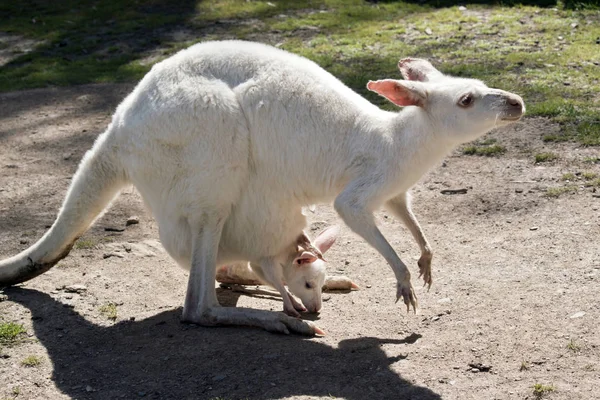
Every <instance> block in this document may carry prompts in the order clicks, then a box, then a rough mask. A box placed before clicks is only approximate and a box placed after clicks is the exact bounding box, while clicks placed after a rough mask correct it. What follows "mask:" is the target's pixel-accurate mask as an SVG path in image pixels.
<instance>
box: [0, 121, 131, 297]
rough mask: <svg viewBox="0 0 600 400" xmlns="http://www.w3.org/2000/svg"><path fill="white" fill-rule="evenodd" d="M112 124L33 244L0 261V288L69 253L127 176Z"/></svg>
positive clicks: (44, 268) (43, 269) (38, 272)
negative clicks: (40, 236) (56, 212)
mask: <svg viewBox="0 0 600 400" xmlns="http://www.w3.org/2000/svg"><path fill="white" fill-rule="evenodd" d="M112 129H113V128H112V126H111V127H109V128H108V130H107V131H106V132H104V133H103V134H102V135H100V136H99V137H98V139H97V140H96V142H95V143H94V146H93V147H92V149H91V150H89V151H88V152H87V153H86V154H85V156H84V157H83V159H82V160H81V163H80V164H79V168H78V169H77V172H76V173H75V176H74V177H73V181H72V182H71V186H70V187H69V190H68V192H67V196H66V198H65V200H64V202H63V205H62V208H61V209H60V211H59V213H58V217H57V218H56V221H54V224H53V225H52V227H51V228H50V230H49V231H48V232H46V234H45V235H44V236H43V237H42V238H41V239H40V240H38V241H37V243H35V244H34V245H33V246H31V247H30V248H28V249H27V250H24V251H23V252H21V253H20V254H18V255H16V256H14V257H12V258H9V259H6V260H3V261H0V287H1V286H9V285H14V284H17V283H20V282H24V281H27V280H29V279H32V278H35V277H36V276H38V275H41V274H43V273H44V272H46V271H48V270H49V269H50V268H52V267H53V266H54V265H55V264H56V263H57V262H58V261H60V260H61V259H63V258H64V257H66V256H67V254H69V251H70V250H71V248H72V247H73V244H74V243H75V241H76V240H77V239H78V238H79V237H80V236H81V235H82V234H83V233H84V232H85V231H86V230H87V229H88V228H89V227H90V225H92V223H93V222H94V220H95V219H96V218H98V217H99V216H100V215H101V214H102V212H103V211H104V209H106V208H107V206H108V204H109V203H110V202H111V201H112V200H113V199H114V198H115V197H116V195H117V194H118V193H119V191H120V190H121V188H122V187H123V186H124V185H125V184H127V182H128V179H127V176H126V173H125V170H124V168H123V167H122V164H121V162H120V160H119V159H118V157H117V155H116V154H115V150H116V147H115V146H113V145H111V144H110V143H111V142H112V140H113V139H114V135H112V133H113V132H112Z"/></svg>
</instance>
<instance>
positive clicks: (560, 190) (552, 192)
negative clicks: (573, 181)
mask: <svg viewBox="0 0 600 400" xmlns="http://www.w3.org/2000/svg"><path fill="white" fill-rule="evenodd" d="M576 192H577V186H572V185H569V186H559V187H553V188H548V189H546V193H545V196H546V197H554V198H556V197H560V196H561V195H563V194H565V193H576Z"/></svg>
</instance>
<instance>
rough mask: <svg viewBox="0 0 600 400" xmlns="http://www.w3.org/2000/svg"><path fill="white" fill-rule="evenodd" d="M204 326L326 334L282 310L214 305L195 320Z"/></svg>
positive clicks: (308, 334) (316, 334)
mask: <svg viewBox="0 0 600 400" xmlns="http://www.w3.org/2000/svg"><path fill="white" fill-rule="evenodd" d="M188 322H193V323H197V324H199V325H203V326H215V325H220V326H253V327H257V328H262V329H265V330H267V331H269V332H275V333H284V334H286V335H287V334H289V333H297V334H300V335H305V336H324V335H325V332H323V330H322V329H320V328H319V327H317V326H316V325H315V324H314V323H313V322H312V321H304V320H302V319H298V318H294V317H290V316H288V315H285V314H284V313H281V312H273V311H264V310H254V309H251V308H238V307H212V308H209V309H207V310H205V311H204V313H203V314H202V316H201V317H200V318H197V319H196V320H194V321H189V320H188Z"/></svg>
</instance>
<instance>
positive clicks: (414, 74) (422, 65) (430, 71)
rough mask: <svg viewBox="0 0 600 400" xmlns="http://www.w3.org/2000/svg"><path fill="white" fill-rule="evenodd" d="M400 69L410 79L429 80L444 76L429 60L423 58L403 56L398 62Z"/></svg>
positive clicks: (404, 76) (405, 77)
mask: <svg viewBox="0 0 600 400" xmlns="http://www.w3.org/2000/svg"><path fill="white" fill-rule="evenodd" d="M398 69H399V70H400V73H401V74H402V77H403V78H404V79H406V80H408V81H419V82H427V81H431V80H435V79H437V78H441V77H442V76H444V74H442V73H441V72H440V71H438V70H437V69H435V67H434V66H433V65H431V63H430V62H429V61H427V60H423V59H421V58H403V59H402V60H400V61H399V62H398Z"/></svg>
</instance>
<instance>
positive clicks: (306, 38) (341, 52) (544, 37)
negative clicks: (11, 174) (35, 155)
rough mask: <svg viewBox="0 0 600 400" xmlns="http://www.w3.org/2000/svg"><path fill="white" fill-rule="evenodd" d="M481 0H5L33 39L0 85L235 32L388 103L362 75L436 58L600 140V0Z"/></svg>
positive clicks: (100, 74) (132, 76)
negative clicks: (463, 5) (404, 60)
mask: <svg viewBox="0 0 600 400" xmlns="http://www.w3.org/2000/svg"><path fill="white" fill-rule="evenodd" d="M485 3H486V4H477V2H475V3H469V4H468V12H463V11H460V10H459V9H458V6H457V5H456V4H457V3H455V2H450V1H433V2H415V1H364V0H362V1H361V0H297V1H291V0H282V1H270V2H269V1H246V0H215V1H199V0H198V1H194V0H187V1H183V2H172V1H168V0H138V1H126V0H113V1H104V2H95V3H94V4H93V7H92V6H89V5H88V4H87V3H85V2H78V1H76V0H65V1H54V2H50V1H48V2H40V1H34V0H23V1H18V2H17V1H14V2H2V4H0V21H1V22H0V24H1V26H0V31H2V32H4V33H6V34H8V35H11V36H13V37H21V38H25V39H29V40H33V41H35V42H34V45H33V46H32V47H31V49H28V50H26V51H24V52H16V51H13V52H12V53H13V54H12V56H13V58H12V60H11V61H10V62H8V63H7V64H5V65H3V66H0V91H10V90H20V89H25V88H35V87H46V86H66V85H75V84H82V83H94V82H122V81H127V82H134V81H137V80H139V79H140V78H141V77H142V76H143V75H144V74H145V73H146V72H147V71H148V70H149V69H150V67H151V65H152V64H153V63H154V62H156V61H158V60H161V59H163V58H165V57H168V56H169V55H172V54H173V53H175V52H176V51H178V50H180V49H182V48H185V47H187V46H189V45H190V44H192V43H194V42H196V41H199V40H209V39H222V38H225V37H227V38H238V39H245V40H257V41H263V42H269V43H271V44H280V46H281V47H282V48H284V49H286V50H290V51H292V52H295V53H299V54H301V55H304V56H306V57H308V58H310V59H312V60H314V61H316V62H317V63H319V64H320V65H321V66H323V67H324V68H326V69H327V70H329V71H330V72H332V73H333V74H334V75H336V76H337V77H339V78H340V79H342V80H343V81H344V82H345V83H346V84H348V85H349V86H350V87H351V88H353V89H355V90H357V91H358V92H360V93H361V94H363V95H365V96H366V97H367V98H368V99H369V100H371V101H373V102H375V103H377V104H379V105H381V106H382V107H384V108H387V109H393V106H392V105H390V104H387V103H386V102H385V100H382V99H381V98H379V97H378V96H376V95H375V94H373V93H370V92H368V91H367V90H366V88H365V84H366V82H367V81H368V80H369V79H380V78H384V77H390V78H397V77H399V73H398V71H397V69H396V64H397V61H398V59H399V58H401V57H407V56H413V57H423V58H428V59H431V60H432V61H433V62H434V64H435V65H436V66H437V67H438V68H439V69H440V70H442V71H443V72H446V73H450V74H454V75H458V76H468V77H473V78H479V79H482V80H484V81H485V82H487V83H488V84H489V85H490V86H494V87H499V88H501V89H505V90H509V91H512V92H516V93H519V94H521V95H522V96H523V98H524V100H525V102H526V104H527V110H528V111H527V114H528V115H530V116H544V117H548V118H550V119H552V120H554V121H556V122H558V123H560V124H561V127H562V128H561V131H560V133H559V134H556V135H547V136H545V137H544V140H547V141H563V140H574V141H578V142H579V143H581V144H583V145H590V146H596V145H600V117H599V113H598V111H599V108H600V107H599V106H598V102H597V97H596V96H597V93H600V68H599V66H598V65H596V64H595V63H599V62H600V51H599V50H600V45H598V44H596V40H597V38H598V37H600V12H598V1H585V2H577V1H574V2H573V1H564V2H558V3H556V2H550V1H544V0H539V1H536V2H533V3H532V2H529V4H530V5H521V4H518V2H516V1H503V2H500V1H492V2H485ZM549 5H551V6H552V7H556V8H557V11H554V10H553V8H552V7H548V6H549ZM572 23H577V24H578V26H577V27H576V28H573V27H572V26H571V24H572ZM427 28H429V29H431V31H432V33H431V34H427V33H426V32H425V31H426V29H427ZM559 36H561V37H562V38H563V39H562V40H561V39H559V38H558V37H559ZM1 45H2V43H1V42H0V46H1ZM5 46H6V45H5ZM8 52H9V53H10V49H9V51H8Z"/></svg>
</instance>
